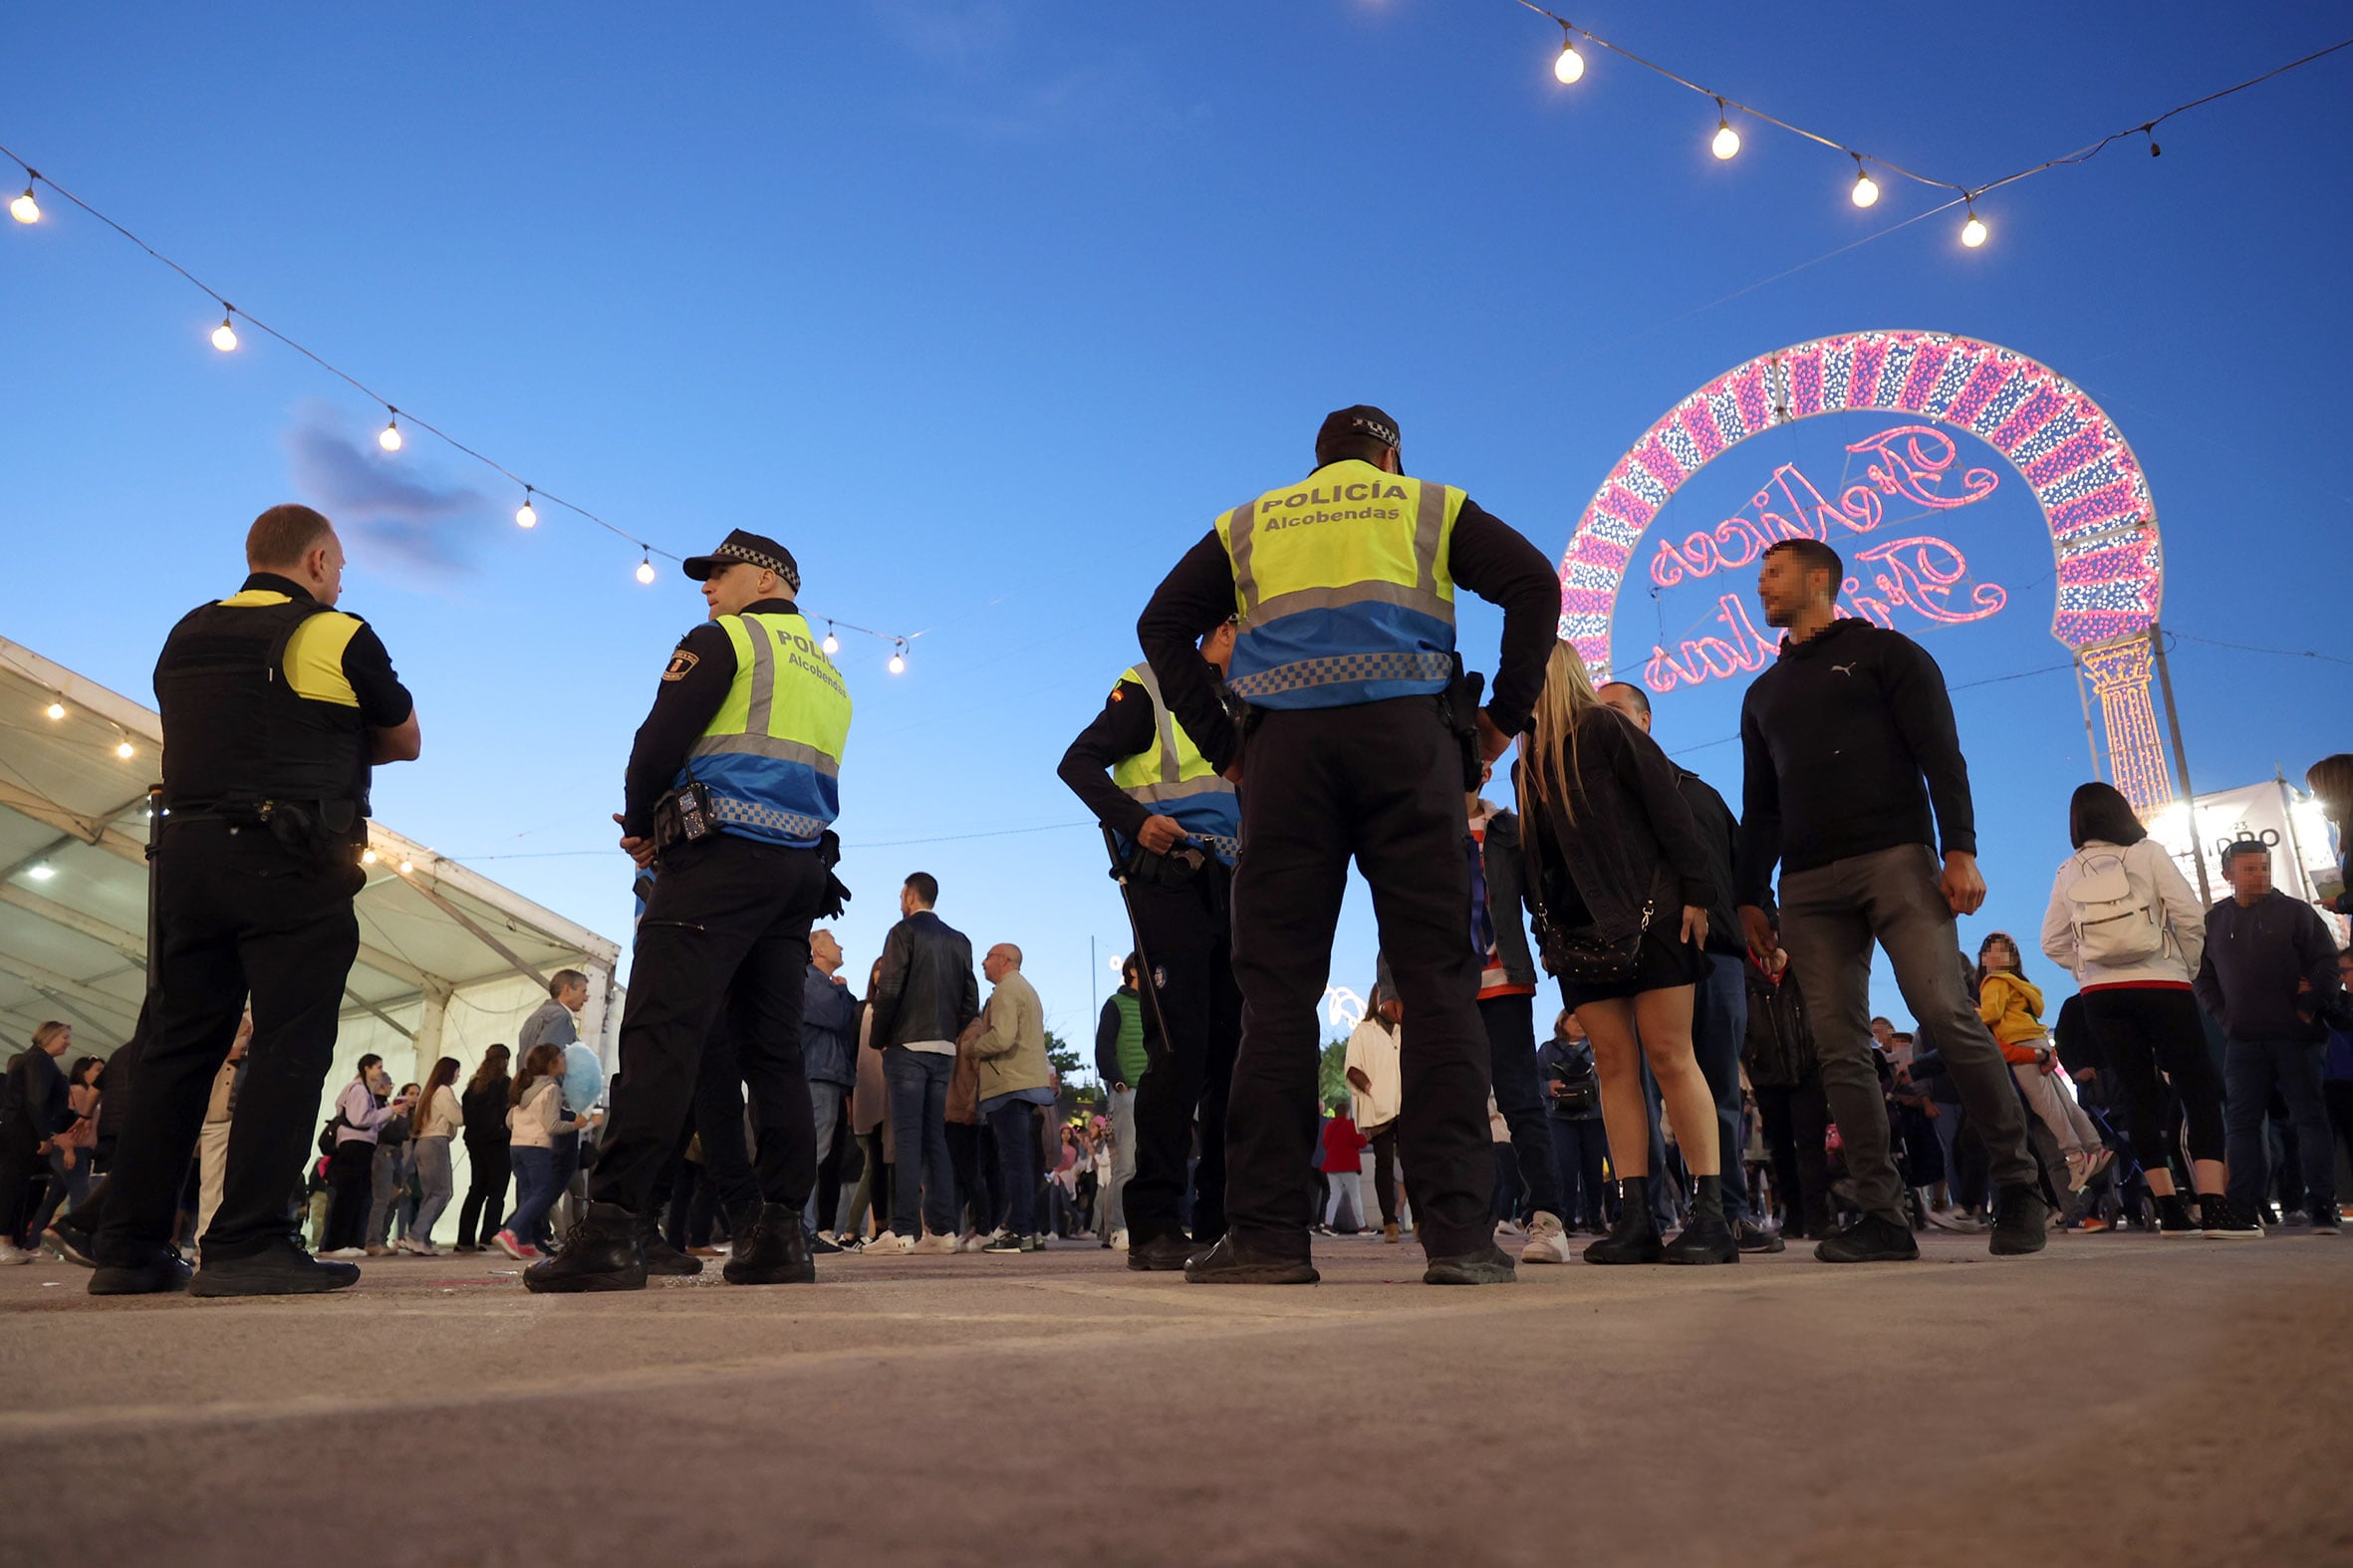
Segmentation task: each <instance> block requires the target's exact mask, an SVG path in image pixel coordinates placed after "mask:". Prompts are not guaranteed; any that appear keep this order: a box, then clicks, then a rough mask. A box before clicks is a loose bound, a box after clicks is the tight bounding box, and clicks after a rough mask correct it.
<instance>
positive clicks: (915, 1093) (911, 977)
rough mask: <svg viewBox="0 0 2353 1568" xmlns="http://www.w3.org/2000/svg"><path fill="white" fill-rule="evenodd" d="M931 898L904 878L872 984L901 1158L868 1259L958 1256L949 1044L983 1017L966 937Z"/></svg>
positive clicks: (932, 884) (919, 881)
mask: <svg viewBox="0 0 2353 1568" xmlns="http://www.w3.org/2000/svg"><path fill="white" fill-rule="evenodd" d="M938 899H939V883H938V881H937V879H935V878H933V877H932V876H931V875H930V874H929V873H927V872H919V871H918V872H916V873H915V875H913V876H912V877H909V878H908V879H907V885H906V886H905V887H903V888H901V889H900V891H899V910H900V913H901V915H904V916H905V918H903V919H902V920H901V921H900V922H899V923H898V924H897V925H894V926H892V927H891V934H890V935H889V936H887V937H885V938H884V939H883V967H882V972H881V973H880V974H879V975H878V976H877V977H876V979H875V992H874V996H873V998H872V1000H873V1004H874V1028H873V1030H872V1032H871V1034H870V1035H869V1036H868V1039H867V1044H868V1045H869V1046H871V1047H872V1048H873V1049H875V1050H878V1051H881V1052H882V1053H883V1079H884V1081H885V1082H886V1083H887V1084H889V1086H890V1090H891V1136H892V1140H893V1142H894V1143H895V1144H897V1146H898V1149H899V1159H898V1163H897V1164H896V1165H895V1166H894V1167H893V1168H892V1169H893V1180H892V1182H891V1228H890V1229H889V1230H888V1231H886V1232H884V1233H883V1234H882V1235H879V1236H877V1237H876V1238H875V1239H874V1241H873V1242H872V1243H870V1244H869V1245H868V1247H867V1249H866V1250H867V1251H869V1252H882V1253H892V1252H952V1251H954V1250H955V1244H956V1233H955V1232H956V1189H955V1176H954V1166H953V1164H952V1162H951V1161H950V1160H949V1158H948V1152H947V1081H948V1078H949V1076H950V1075H951V1074H952V1073H953V1072H954V1070H955V1061H956V1037H957V1036H958V1035H960V1034H962V1033H963V1032H964V1026H965V1025H967V1024H969V1023H970V1022H971V1021H972V1020H973V1019H975V1018H977V1017H979V1016H980V982H979V980H977V979H976V978H974V977H973V973H972V943H971V941H970V939H969V938H967V937H966V936H965V935H964V933H963V932H962V931H959V930H957V929H955V928H954V927H953V926H951V925H949V924H948V923H947V922H946V921H945V920H942V919H941V918H940V917H939V916H938V915H934V914H932V913H931V906H932V905H933V904H935V903H937V902H938ZM918 1200H919V1208H918ZM926 1224H928V1226H929V1228H930V1234H928V1235H925V1234H924V1233H923V1230H924V1226H925V1225H926Z"/></svg>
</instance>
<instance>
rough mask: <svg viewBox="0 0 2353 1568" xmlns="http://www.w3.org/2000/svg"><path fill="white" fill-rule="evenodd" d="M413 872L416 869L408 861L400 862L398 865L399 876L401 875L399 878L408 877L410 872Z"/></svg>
mask: <svg viewBox="0 0 2353 1568" xmlns="http://www.w3.org/2000/svg"><path fill="white" fill-rule="evenodd" d="M414 870H416V867H415V866H414V865H413V864H412V863H410V862H408V861H402V862H401V863H400V875H401V876H403V877H405V876H407V875H408V874H409V873H410V872H412V871H414Z"/></svg>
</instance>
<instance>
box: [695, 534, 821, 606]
mask: <svg viewBox="0 0 2353 1568" xmlns="http://www.w3.org/2000/svg"><path fill="white" fill-rule="evenodd" d="M711 559H712V560H714V561H741V562H743V563H745V564H746V565H748V566H759V567H766V568H767V569H768V570H769V571H771V572H774V573H775V574H776V575H777V576H778V577H781V578H783V579H784V580H785V582H787V583H788V584H790V585H791V586H792V591H793V592H794V593H796V594H797V593H799V592H800V591H801V574H800V572H799V571H798V570H796V569H795V568H794V567H793V565H792V563H791V562H789V561H779V560H778V559H777V558H776V557H774V556H772V555H770V554H769V553H768V552H767V551H765V550H755V549H753V548H752V547H751V546H749V545H739V544H737V543H736V542H735V541H734V540H732V539H730V540H728V541H727V542H726V543H725V544H723V545H721V546H719V548H718V549H716V550H713V551H712V552H711Z"/></svg>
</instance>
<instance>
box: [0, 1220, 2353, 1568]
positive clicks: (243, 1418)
mask: <svg viewBox="0 0 2353 1568" xmlns="http://www.w3.org/2000/svg"><path fill="white" fill-rule="evenodd" d="M1922 1244H1923V1251H1924V1254H1925V1256H1924V1260H1923V1261H1921V1262H1919V1263H1914V1264H1886V1265H1876V1266H1866V1267H1847V1268H1834V1267H1829V1266H1825V1265H1822V1264H1818V1263H1815V1262H1814V1261H1812V1259H1811V1258H1810V1256H1808V1255H1807V1254H1806V1253H1805V1252H1804V1251H1803V1250H1802V1249H1795V1248H1793V1249H1792V1250H1791V1251H1790V1252H1788V1253H1785V1254H1782V1255H1779V1256H1771V1257H1761V1258H1757V1257H1752V1258H1747V1259H1743V1260H1742V1261H1741V1262H1740V1263H1738V1264H1737V1265H1733V1266H1727V1267H1716V1268H1685V1269H1678V1268H1667V1267H1649V1268H1619V1269H1605V1268H1594V1267H1588V1266H1585V1265H1582V1264H1572V1265H1568V1266H1563V1267H1549V1268H1537V1267H1523V1268H1522V1269H1521V1270H1520V1282H1519V1283H1518V1284H1516V1285H1512V1286H1489V1287H1481V1288H1475V1289H1461V1288H1456V1289H1443V1288H1435V1287H1429V1286H1425V1285H1423V1284H1421V1283H1420V1273H1421V1256H1420V1252H1419V1250H1418V1249H1417V1248H1415V1247H1414V1246H1413V1245H1412V1244H1411V1243H1410V1242H1409V1243H1406V1244H1402V1245H1396V1246H1384V1245H1383V1244H1381V1243H1380V1242H1379V1241H1378V1240H1373V1239H1357V1238H1345V1239H1340V1240H1332V1241H1321V1242H1319V1244H1318V1264H1319V1266H1320V1267H1321V1268H1322V1270H1323V1273H1324V1282H1323V1283H1322V1284H1320V1285H1317V1286H1313V1287H1293V1288H1235V1287H1223V1288H1216V1287H1206V1286H1197V1285H1187V1284H1185V1283H1184V1282H1183V1280H1182V1277H1181V1276H1179V1275H1173V1274H1142V1273H1136V1272H1133V1271H1131V1270H1129V1269H1127V1268H1126V1267H1125V1258H1124V1255H1123V1254H1120V1253H1115V1252H1110V1251H1105V1250H1102V1249H1100V1248H1098V1247H1096V1246H1095V1245H1094V1244H1092V1243H1061V1244H1057V1245H1056V1246H1054V1247H1052V1248H1050V1249H1049V1250H1048V1251H1046V1252H1044V1253H1036V1254H1025V1255H1020V1256H1005V1257H990V1256H986V1255H970V1256H956V1257H942V1258H913V1257H898V1258H880V1257H858V1256H852V1257H842V1258H827V1259H823V1260H821V1278H820V1282H819V1283H818V1284H816V1285H814V1286H799V1287H785V1288H771V1289H741V1288H735V1287H729V1286H725V1285H722V1284H721V1283H720V1282H719V1281H718V1279H717V1276H716V1270H715V1265H714V1267H713V1270H712V1272H710V1273H708V1274H706V1275H705V1276H704V1277H703V1278H701V1279H698V1280H679V1281H660V1282H656V1284H655V1285H654V1288H652V1289H649V1290H647V1291H645V1292H644V1293H642V1294H630V1295H615V1296H596V1297H535V1296H530V1295H527V1294H526V1293H525V1292H524V1291H523V1289H522V1287H521V1285H520V1283H519V1281H518V1280H517V1278H516V1277H515V1272H514V1271H515V1270H516V1268H517V1267H518V1265H515V1264H513V1263H510V1262H508V1261H507V1260H506V1259H504V1258H495V1259H493V1258H474V1257H468V1258H455V1257H445V1258H440V1259H414V1260H411V1259H398V1260H393V1259H386V1260H382V1261H378V1262H372V1263H370V1264H369V1265H368V1266H367V1273H366V1277H365V1279H364V1280H363V1282H362V1283H361V1285H360V1286H359V1287H358V1288H356V1289H354V1290H352V1291H349V1292H346V1293H343V1294H340V1295H337V1296H332V1297H310V1298H300V1299H278V1300H252V1301H198V1300H192V1299H188V1298H184V1297H172V1298H139V1299H129V1300H122V1299H116V1300H102V1299H94V1298H92V1297H90V1296H88V1295H86V1294H84V1286H85V1284H86V1282H87V1280H88V1277H89V1276H88V1275H87V1274H86V1273H85V1272H83V1271H82V1270H80V1269H77V1268H74V1267H72V1266H70V1265H67V1264H62V1263H48V1262H44V1263H41V1264H36V1265H32V1266H28V1267H17V1268H8V1269H0V1390H5V1391H6V1392H5V1397H4V1398H0V1467H4V1472H5V1473H6V1474H7V1475H8V1476H9V1477H10V1480H9V1491H10V1493H11V1495H12V1496H13V1497H14V1498H15V1499H16V1505H15V1506H14V1507H13V1508H12V1509H11V1510H10V1513H11V1520H10V1523H9V1525H8V1526H7V1528H6V1529H5V1531H0V1563H20V1562H21V1563H44V1564H45V1563H58V1564H66V1563H72V1564H76V1565H88V1564H92V1563H99V1564H117V1563H158V1564H160V1563H170V1564H179V1563H237V1564H252V1563H263V1564H273V1565H274V1564H278V1563H294V1562H301V1563H305V1564H309V1563H318V1562H333V1563H337V1564H339V1565H340V1564H365V1565H370V1568H374V1565H379V1564H407V1563H458V1562H486V1563H509V1562H511V1563H526V1564H533V1565H545V1564H548V1563H551V1562H596V1563H612V1562H635V1561H649V1562H652V1561H661V1562H672V1561H674V1562H690V1563H696V1564H705V1563H708V1564H731V1563H746V1564H764V1563H792V1562H854V1563H875V1562H926V1563H929V1562H947V1563H992V1562H1005V1561H1015V1560H1019V1561H1024V1562H1030V1563H1037V1562H1060V1561H1082V1560H1083V1561H1088V1562H1093V1563H1130V1562H1146V1563H1153V1562H1172V1563H1175V1562H1181V1563H1228V1562H1280V1563H1309V1562H1313V1563H1331V1562H1336V1561H1352V1562H1370V1563H1389V1562H1411V1563H1438V1562H1442V1563H1483V1562H1534V1561H1545V1562H1559V1561H1563V1560H1586V1561H1603V1562H1610V1563H1613V1564H1615V1563H1651V1562H1657V1563H1673V1564H1679V1565H1682V1564H1703V1563H1734V1562H1736V1563H1740V1564H1744V1565H1753V1564H1772V1563H1824V1562H1874V1561H1876V1562H1891V1561H1893V1562H1903V1563H1907V1564H1914V1563H1947V1562H1951V1563H1968V1564H1971V1565H1972V1568H1981V1565H1983V1564H1984V1563H1986V1562H1987V1561H1989V1560H1990V1561H1995V1562H2000V1561H2003V1560H2005V1559H2006V1560H2009V1561H2014V1562H2017V1563H2021V1564H2027V1563H2063V1564H2068V1565H2070V1568H2078V1565H2083V1564H2089V1563H2135V1564H2139V1563H2197V1564H2202V1565H2212V1564H2224V1563H2240V1562H2243V1563H2260V1564H2265V1565H2269V1568H2278V1565H2291V1564H2293V1565H2300V1564H2320V1563H2343V1562H2353V1503H2349V1502H2348V1501H2347V1494H2346V1491H2345V1488H2344V1485H2343V1478H2344V1472H2345V1469H2346V1462H2347V1460H2348V1458H2349V1457H2353V1236H2347V1237H2339V1238H2329V1237H2318V1236H2313V1235H2310V1234H2308V1233H2301V1232H2292V1231H2291V1232H2282V1233H2280V1234H2277V1235H2274V1236H2272V1237H2270V1238H2268V1239H2266V1240H2263V1241H2260V1242H2222V1241H2203V1240H2177V1241H2165V1240H2160V1239H2157V1238H2155V1237H2142V1236H2135V1235H2106V1236H2094V1237H2083V1236H2065V1237H2060V1238H2056V1239H2054V1241H2053V1243H2052V1245H2051V1246H2050V1248H2049V1249H2048V1250H2047V1251H2045V1252H2044V1253H2042V1254H2040V1255H2038V1256H2035V1257H2031V1258H2023V1259H1999V1258H1990V1257H1988V1256H1986V1255H1985V1252H1984V1246H1983V1242H1982V1241H1981V1240H1978V1239H1972V1238H1961V1237H1948V1236H1941V1235H1928V1236H1924V1237H1923V1238H1922Z"/></svg>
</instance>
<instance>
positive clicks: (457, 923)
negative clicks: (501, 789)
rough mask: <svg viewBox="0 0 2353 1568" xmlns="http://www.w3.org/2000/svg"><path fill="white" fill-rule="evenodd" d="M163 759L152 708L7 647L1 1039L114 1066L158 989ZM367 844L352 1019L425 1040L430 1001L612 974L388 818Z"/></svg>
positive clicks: (1, 674) (588, 952) (542, 920)
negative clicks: (62, 1046)
mask: <svg viewBox="0 0 2353 1568" xmlns="http://www.w3.org/2000/svg"><path fill="white" fill-rule="evenodd" d="M53 704H54V705H56V706H57V707H59V708H62V709H63V712H62V715H61V716H59V717H56V718H52V717H50V716H49V713H50V712H51V710H52V705H53ZM125 745H128V746H129V747H130V748H131V755H130V756H129V757H128V758H126V757H124V756H122V755H120V754H119V748H120V747H123V746H125ZM161 752H162V725H161V722H160V720H159V719H158V718H157V717H156V715H155V713H154V712H153V710H151V709H149V708H146V707H143V706H141V705H140V704H138V703H136V702H133V701H131V699H130V698H128V697H125V696H123V695H121V694H119V693H117V692H114V691H110V690H108V689H107V688H106V687H104V686H101V685H99V684H97V683H96V682H94V681H90V680H86V679H84V678H83V677H82V676H80V675H77V674H75V673H74V672H73V671H72V670H70V669H67V668H65V667H64V666H63V665H60V664H57V663H54V662H52V661H51V660H49V659H46V658H43V657H42V656H41V655H40V654H38V653H33V652H32V651H31V650H29V649H26V648H23V647H20V646H19V645H17V644H15V643H11V642H9V641H8V640H7V639H5V638H0V1037H5V1038H7V1039H9V1040H11V1041H22V1040H24V1039H26V1038H27V1037H28V1036H30V1034H31V1033H32V1030H33V1029H34V1027H35V1026H36V1025H38V1024H39V1023H40V1022H41V1021H42V1020H43V1019H46V1018H63V1019H65V1020H67V1021H68V1022H71V1023H73V1024H74V1025H75V1035H76V1045H77V1048H80V1047H83V1046H90V1047H95V1048H96V1049H97V1052H98V1054H101V1055H103V1054H105V1053H106V1052H108V1051H111V1050H112V1049H113V1048H114V1047H115V1046H116V1045H119V1044H120V1043H122V1041H123V1040H124V1039H126V1038H127V1037H128V1036H129V1035H130V1033H131V1026H132V1024H133V1022H134V1021H135V1020H136V1018H137V1015H138V1007H139V999H140V997H141V995H142V994H143V992H144V989H145V984H146V967H145V966H146V945H147V940H146V903H147V900H146V892H147V886H146V863H145V844H146V840H147V804H146V791H147V786H148V784H149V783H150V782H152V780H153V779H154V778H155V775H156V764H157V759H158V758H159V757H160V755H161ZM369 846H370V848H371V849H372V850H373V851H374V852H375V854H376V857H377V860H376V863H375V864H373V865H371V866H369V867H368V873H369V877H368V886H367V887H366V888H365V889H364V890H363V891H362V892H361V893H360V895H359V898H358V901H357V909H358V913H359V916H360V943H361V945H360V958H359V961H358V963H356V964H355V965H354V966H353V968H352V973H351V979H350V982H349V986H348V989H347V992H346V1001H347V1003H348V1006H347V1008H346V1010H345V1015H344V1016H345V1018H346V1019H347V1020H351V1021H361V1020H368V1021H372V1022H374V1023H376V1024H378V1025H381V1026H389V1027H390V1029H392V1031H395V1032H397V1033H398V1034H399V1035H401V1036H406V1037H411V1038H413V1035H414V1032H415V1031H414V1029H413V1028H412V1027H411V1026H410V1024H409V1023H408V1022H404V1021H403V1020H413V1019H415V1018H417V1017H418V1015H419V1009H420V1004H421V1003H422V1002H423V1000H424V999H425V997H426V995H427V993H428V992H438V993H439V994H440V995H441V996H442V998H443V999H444V1000H447V999H448V998H449V997H450V996H453V995H455V994H457V993H460V992H465V991H468V990H469V989H471V990H476V991H483V990H485V988H492V987H495V988H496V989H497V990H498V991H499V992H501V993H503V992H505V991H507V990H511V989H512V982H514V980H515V979H516V978H517V977H518V976H520V975H528V974H533V973H536V974H538V975H541V976H544V975H545V974H547V973H549V972H550V971H552V970H555V969H558V968H565V967H573V968H582V969H589V970H592V971H602V972H603V974H605V975H607V976H609V975H610V974H611V973H612V970H613V966H614V963H615V960H616V959H617V958H618V957H619V955H620V949H619V948H618V947H616V946H615V944H614V943H613V942H611V941H609V940H607V939H606V938H605V937H603V936H600V935H598V934H597V933H596V932H594V931H591V930H589V929H587V928H586V927H585V926H581V925H578V924H575V923H574V922H573V921H571V920H568V919H566V918H564V916H562V915H557V914H556V913H554V912H553V911H551V910H546V909H543V908H541V907H540V906H539V905H537V904H534V903H532V902H531V901H530V900H528V899H526V898H524V897H522V896H521V895H520V894H517V893H515V892H513V891H512V890H511V889H508V888H505V887H502V886H500V885H499V884H497V883H495V882H492V881H490V880H489V879H488V878H486V877H483V876H481V875H479V874H478V873H475V872H472V871H468V870H467V869H466V868H465V867H463V866H459V865H457V864H456V863H455V862H452V861H445V860H442V859H441V858H440V857H438V856H436V855H434V854H432V853H431V852H430V851H428V850H426V849H425V848H424V847H423V846H422V845H419V844H417V843H415V842H413V841H411V840H409V839H406V838H403V837H402V836H401V835H399V834H397V833H394V832H392V830H391V829H389V828H386V827H385V826H384V825H383V824H381V823H372V824H370V827H369ZM403 864H406V865H407V866H409V867H410V868H411V869H410V870H409V871H407V872H402V871H401V870H400V869H399V868H400V867H401V866H402V865H403ZM362 1032H363V1033H369V1034H374V1033H376V1032H377V1031H376V1030H374V1029H368V1030H363V1031H362Z"/></svg>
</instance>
